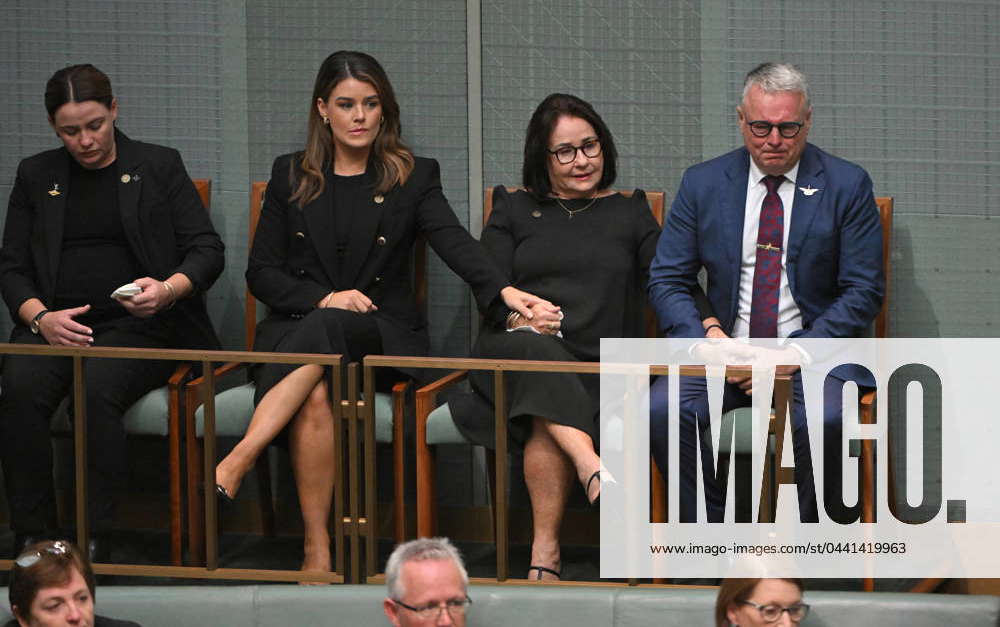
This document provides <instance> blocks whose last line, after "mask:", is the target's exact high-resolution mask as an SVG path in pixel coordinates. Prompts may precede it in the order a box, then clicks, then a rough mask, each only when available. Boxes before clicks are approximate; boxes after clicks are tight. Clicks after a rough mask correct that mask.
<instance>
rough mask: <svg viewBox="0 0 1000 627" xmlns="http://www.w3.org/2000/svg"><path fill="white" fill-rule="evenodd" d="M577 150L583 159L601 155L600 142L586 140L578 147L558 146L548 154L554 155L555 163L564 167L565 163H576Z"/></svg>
mask: <svg viewBox="0 0 1000 627" xmlns="http://www.w3.org/2000/svg"><path fill="white" fill-rule="evenodd" d="M577 150H579V151H581V152H583V155H584V156H585V157H590V158H591V159H593V158H594V157H596V156H597V155H599V154H601V140H599V139H588V140H587V141H585V142H583V144H581V145H579V146H559V147H558V148H556V149H555V150H550V151H549V154H551V155H555V156H556V161H558V162H559V163H561V164H563V165H566V164H567V163H573V162H574V161H576V151H577Z"/></svg>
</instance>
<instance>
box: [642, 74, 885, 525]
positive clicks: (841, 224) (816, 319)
mask: <svg viewBox="0 0 1000 627" xmlns="http://www.w3.org/2000/svg"><path fill="white" fill-rule="evenodd" d="M736 114H737V122H738V125H739V129H740V133H741V134H742V135H743V144H744V147H742V148H739V149H737V150H734V151H732V152H730V153H727V154H725V155H722V156H721V157H717V158H715V159H711V160H709V161H706V162H704V163H700V164H698V165H696V166H693V167H691V168H689V169H688V170H687V171H686V172H685V173H684V177H683V179H682V180H681V184H680V188H679V190H678V192H677V196H676V197H675V199H674V202H673V205H672V206H671V209H670V215H669V217H668V218H667V222H666V224H665V225H664V228H663V233H662V234H661V235H660V240H659V242H658V244H657V249H656V257H655V258H654V259H653V263H652V265H651V266H650V270H649V296H650V301H651V303H652V305H653V307H654V309H655V310H656V314H657V317H658V318H659V321H660V327H661V329H663V330H665V331H666V334H667V337H679V338H698V337H709V338H712V337H718V338H725V337H750V338H796V337H803V338H848V337H861V336H863V335H864V334H865V333H866V332H867V331H868V328H869V325H870V324H871V323H872V321H873V320H874V319H875V316H876V315H877V314H878V311H879V309H880V308H881V306H882V298H883V294H884V282H885V281H884V275H883V270H882V227H881V222H880V220H879V212H878V208H877V207H876V205H875V197H874V195H873V194H872V181H871V178H869V176H868V173H867V172H865V171H864V170H863V169H862V168H861V167H859V166H858V165H856V164H853V163H850V162H848V161H845V160H843V159H839V158H837V157H834V156H833V155H830V154H828V153H826V152H824V151H822V150H820V149H819V148H817V147H816V146H814V145H812V144H810V143H807V141H806V139H807V137H808V135H809V129H810V127H811V125H812V106H811V104H810V102H809V87H808V84H807V82H806V77H805V75H804V74H803V73H802V72H801V71H800V70H799V69H798V68H796V67H795V66H793V65H789V64H785V63H764V64H762V65H759V66H758V67H756V68H754V69H753V70H751V71H750V72H749V73H748V74H747V76H746V80H745V81H744V87H743V100H742V102H741V104H740V105H739V106H738V107H737V108H736ZM702 268H704V269H705V271H706V273H707V278H708V288H707V295H708V299H709V301H710V302H711V304H712V309H713V310H714V311H715V313H716V315H717V316H718V319H714V318H707V319H705V320H702V319H701V316H699V315H698V310H697V308H696V307H695V303H694V299H692V297H691V292H692V289H693V288H694V287H695V285H697V281H698V273H699V271H700V270H701V269H702ZM847 380H854V381H856V382H857V383H858V385H859V386H862V388H864V387H870V386H874V385H875V381H874V379H873V378H872V377H871V375H870V373H868V372H867V371H866V370H863V369H859V368H851V367H839V368H836V369H834V370H833V371H832V372H831V377H828V378H827V381H826V386H827V387H826V390H825V391H824V395H825V400H826V404H825V405H826V406H825V407H824V411H825V418H826V421H827V423H826V425H827V426H826V430H827V432H828V433H827V436H828V437H826V438H824V442H825V443H829V444H830V446H831V448H827V449H826V450H824V453H825V455H824V458H830V459H833V458H832V457H831V456H834V455H839V453H840V451H839V438H837V437H829V436H831V435H833V433H831V431H832V430H833V432H834V433H835V430H836V429H838V428H839V424H840V417H841V413H842V410H841V400H840V399H841V395H840V393H839V392H840V386H841V385H842V382H843V381H847ZM794 382H795V384H794V385H793V401H794V403H793V411H792V438H793V451H794V453H795V467H796V479H797V481H798V496H799V514H800V518H801V520H802V521H803V522H815V521H817V519H818V512H817V504H816V491H819V490H825V494H839V489H840V477H839V475H840V473H839V472H826V473H825V475H824V477H825V483H826V484H827V485H825V486H815V490H814V489H813V465H812V460H811V459H810V458H809V457H808V456H807V455H806V454H805V453H806V452H807V451H808V449H807V446H808V430H807V428H806V424H805V415H804V412H803V395H802V385H801V377H800V375H798V374H796V375H795V377H794ZM666 383H667V381H666V378H664V377H661V378H660V380H658V381H657V382H656V383H655V384H654V385H653V387H652V388H651V390H650V398H651V400H650V403H651V409H650V421H651V427H650V428H651V434H650V437H651V448H652V450H653V455H654V457H655V458H656V462H657V464H658V465H659V466H660V469H661V470H662V471H664V472H665V473H666V472H669V470H668V469H667V467H666V460H667V420H666V417H667V407H666V404H667V394H666ZM680 387H681V389H680V414H681V416H680V418H681V427H682V428H681V436H680V437H681V446H680V450H681V452H680V458H681V459H680V473H679V477H680V480H681V484H680V491H681V493H682V494H685V490H687V491H688V492H687V494H693V492H694V489H695V485H696V483H695V473H696V472H697V467H696V460H697V455H696V443H695V441H691V440H690V438H691V437H692V435H693V434H694V432H695V429H693V428H691V426H692V423H693V422H694V421H695V420H697V429H698V430H700V431H704V430H705V429H707V428H708V425H709V420H708V415H709V412H708V397H707V394H706V391H705V390H706V386H705V380H704V379H700V380H699V379H695V378H693V377H686V378H685V379H683V380H682V382H681V386H680ZM750 391H751V381H750V378H749V377H746V378H739V377H729V379H728V380H727V385H726V386H725V395H724V397H723V411H728V410H730V409H734V408H736V407H746V406H750V404H751V398H750V395H749V394H750ZM695 416H698V418H697V419H696V418H695ZM685 427H686V428H685ZM685 432H687V434H688V435H687V436H686V437H685ZM704 446H705V445H704V444H702V447H703V454H702V462H703V470H704V472H703V476H706V479H705V498H706V502H707V504H708V520H709V521H718V522H721V521H722V516H723V512H724V501H723V498H724V496H723V495H724V494H725V486H720V485H716V482H715V481H712V480H711V477H712V476H713V475H714V469H712V468H711V463H712V462H711V459H712V453H711V452H709V453H708V455H707V456H705V454H704ZM708 446H709V447H711V444H708ZM709 450H710V449H709ZM674 472H676V471H674ZM800 473H801V474H800ZM685 501H686V503H687V507H685V505H684V502H685ZM695 502H697V501H696V500H695V499H691V498H688V499H682V507H681V512H680V516H681V518H680V519H681V521H682V522H683V521H685V520H686V519H687V520H704V519H705V518H704V517H697V518H692V517H694V516H696V512H695V511H694V507H693V503H695ZM827 503H829V499H827Z"/></svg>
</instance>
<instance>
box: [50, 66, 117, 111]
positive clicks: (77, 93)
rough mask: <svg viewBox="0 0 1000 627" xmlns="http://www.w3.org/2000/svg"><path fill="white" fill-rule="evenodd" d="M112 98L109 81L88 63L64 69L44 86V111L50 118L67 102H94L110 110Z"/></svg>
mask: <svg viewBox="0 0 1000 627" xmlns="http://www.w3.org/2000/svg"><path fill="white" fill-rule="evenodd" d="M114 98H115V97H114V94H112V93H111V79H109V78H108V75H107V74H105V73H104V72H102V71H100V70H99V69H97V68H96V67H94V66H93V65H91V64H89V63H83V64H80V65H71V66H69V67H64V68H63V69H61V70H58V71H56V73H55V74H53V75H52V78H50V79H49V82H48V83H46V84H45V110H46V111H48V113H49V117H50V118H53V117H55V115H56V111H58V110H59V107H61V106H63V105H64V104H66V103H67V102H86V101H88V100H96V101H97V102H99V103H101V104H103V105H104V106H105V107H107V108H109V109H110V108H111V101H112V100H114Z"/></svg>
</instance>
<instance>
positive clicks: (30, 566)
mask: <svg viewBox="0 0 1000 627" xmlns="http://www.w3.org/2000/svg"><path fill="white" fill-rule="evenodd" d="M8 592H9V596H10V609H11V612H12V613H13V614H14V620H11V621H9V622H8V623H7V624H6V625H4V627H18V626H20V627H62V626H63V625H74V626H78V627H139V625H138V624H136V623H133V622H131V621H123V620H115V619H113V618H105V617H103V616H95V615H94V571H93V570H91V568H90V562H88V561H87V558H86V557H85V556H84V555H83V554H81V553H80V551H79V550H77V548H76V547H75V546H73V544H71V543H70V542H67V541H65V540H57V541H55V542H52V541H47V542H39V543H37V544H33V545H31V546H29V547H28V548H27V549H25V550H24V551H23V552H22V553H21V554H19V555H18V556H17V559H15V560H14V567H13V568H12V569H11V571H10V587H9V590H8Z"/></svg>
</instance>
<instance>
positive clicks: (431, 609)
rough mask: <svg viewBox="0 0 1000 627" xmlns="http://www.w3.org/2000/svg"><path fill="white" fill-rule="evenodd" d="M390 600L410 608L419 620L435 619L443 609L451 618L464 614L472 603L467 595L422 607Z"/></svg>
mask: <svg viewBox="0 0 1000 627" xmlns="http://www.w3.org/2000/svg"><path fill="white" fill-rule="evenodd" d="M392 601H393V603H396V604H397V605H399V606H400V607H405V608H406V609H408V610H410V611H411V612H413V613H414V614H416V615H417V616H418V617H420V619H421V620H436V619H437V617H438V616H440V615H441V612H445V611H446V612H448V615H449V616H451V617H452V618H453V619H454V618H457V617H460V616H465V610H467V609H469V606H470V605H472V599H470V598H469V597H468V596H466V597H465V598H464V599H449V600H448V601H444V602H442V603H431V604H429V605H425V606H423V607H414V606H412V605H409V604H407V603H403V602H402V601H400V600H399V599H393V600H392Z"/></svg>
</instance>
